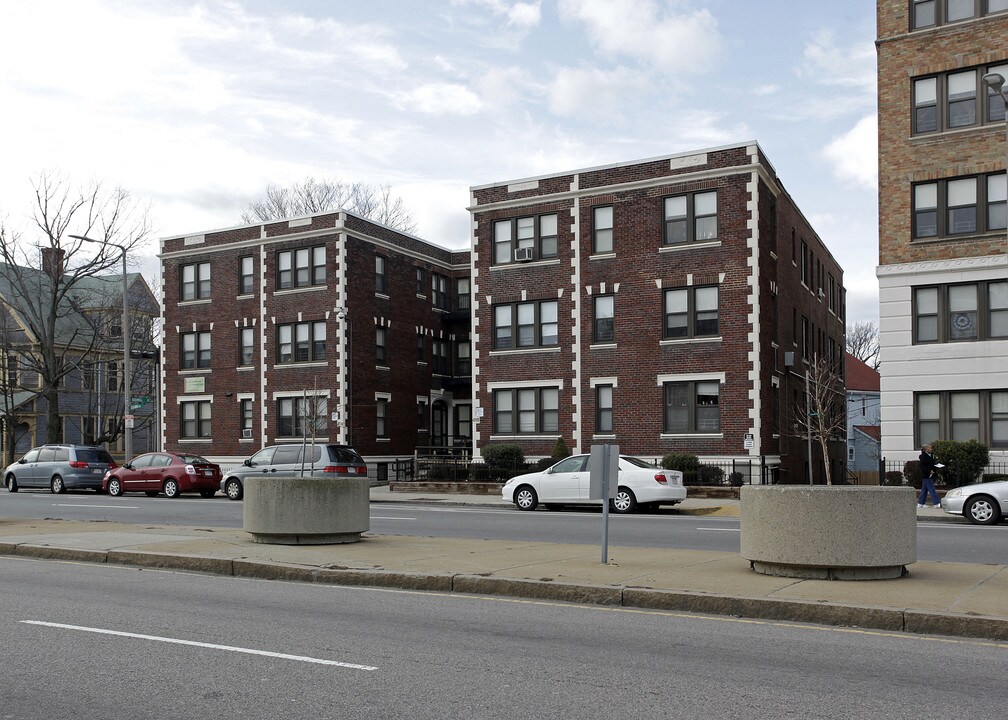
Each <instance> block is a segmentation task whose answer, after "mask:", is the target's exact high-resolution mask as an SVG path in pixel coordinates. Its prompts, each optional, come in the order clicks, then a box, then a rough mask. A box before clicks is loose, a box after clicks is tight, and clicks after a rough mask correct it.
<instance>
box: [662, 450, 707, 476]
mask: <svg viewBox="0 0 1008 720" xmlns="http://www.w3.org/2000/svg"><path fill="white" fill-rule="evenodd" d="M661 466H662V467H663V468H665V469H666V470H679V471H681V472H684V473H685V472H693V473H695V472H696V471H697V470H699V469H700V458H698V457H697V456H696V455H690V454H689V453H683V452H673V453H669V454H668V455H666V456H665V457H663V458H662V460H661Z"/></svg>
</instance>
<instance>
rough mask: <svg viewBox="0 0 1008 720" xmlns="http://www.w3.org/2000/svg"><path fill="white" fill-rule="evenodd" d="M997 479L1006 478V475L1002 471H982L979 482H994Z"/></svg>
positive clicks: (1007, 477) (1007, 476) (1007, 478)
mask: <svg viewBox="0 0 1008 720" xmlns="http://www.w3.org/2000/svg"><path fill="white" fill-rule="evenodd" d="M998 480H1008V475H1005V474H1004V473H984V474H983V476H982V477H981V478H980V482H996V481H998Z"/></svg>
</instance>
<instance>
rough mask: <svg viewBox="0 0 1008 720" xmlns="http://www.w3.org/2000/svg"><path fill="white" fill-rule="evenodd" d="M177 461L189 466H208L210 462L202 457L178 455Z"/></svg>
mask: <svg viewBox="0 0 1008 720" xmlns="http://www.w3.org/2000/svg"><path fill="white" fill-rule="evenodd" d="M178 457H179V460H181V461H182V462H184V463H187V464H189V465H209V464H210V461H209V460H207V459H206V458H205V457H203V456H202V455H179V456H178Z"/></svg>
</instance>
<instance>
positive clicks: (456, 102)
mask: <svg viewBox="0 0 1008 720" xmlns="http://www.w3.org/2000/svg"><path fill="white" fill-rule="evenodd" d="M399 105H400V107H403V108H404V109H413V110H419V111H420V112H422V113H427V114H431V115H474V114H476V113H478V112H479V111H480V108H481V107H482V106H483V103H482V102H481V101H480V99H479V97H478V96H477V95H476V93H474V92H472V91H471V90H469V88H467V87H465V86H463V85H458V84H456V83H428V84H427V85H421V86H420V87H417V88H414V89H413V90H410V91H409V92H407V93H405V94H404V95H403V96H402V97H401V98H400V100H399Z"/></svg>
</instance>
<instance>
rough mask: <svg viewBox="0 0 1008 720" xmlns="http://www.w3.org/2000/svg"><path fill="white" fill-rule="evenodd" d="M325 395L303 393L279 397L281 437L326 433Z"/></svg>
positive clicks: (279, 431)
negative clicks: (295, 395)
mask: <svg viewBox="0 0 1008 720" xmlns="http://www.w3.org/2000/svg"><path fill="white" fill-rule="evenodd" d="M327 401H328V398H326V397H325V396H323V395H302V396H298V397H285V398H279V399H277V417H278V418H279V429H278V433H279V436H280V437H310V436H317V435H319V434H323V435H324V434H325V430H326V428H327V427H328V423H327V422H326V405H327V404H328V402H327Z"/></svg>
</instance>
